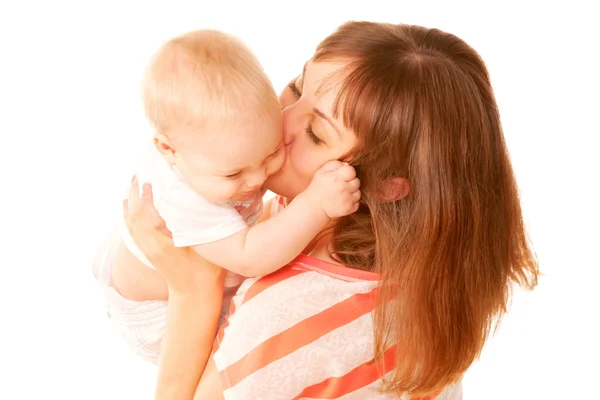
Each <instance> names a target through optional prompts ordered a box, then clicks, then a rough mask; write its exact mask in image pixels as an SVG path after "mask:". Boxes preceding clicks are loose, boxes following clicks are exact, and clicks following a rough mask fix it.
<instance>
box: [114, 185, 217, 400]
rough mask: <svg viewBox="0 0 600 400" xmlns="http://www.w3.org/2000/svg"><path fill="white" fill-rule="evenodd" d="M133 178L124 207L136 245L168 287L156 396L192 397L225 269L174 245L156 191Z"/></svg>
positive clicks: (204, 358)
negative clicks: (154, 197) (155, 198)
mask: <svg viewBox="0 0 600 400" xmlns="http://www.w3.org/2000/svg"><path fill="white" fill-rule="evenodd" d="M138 187H139V186H138V185H137V182H136V181H135V180H134V182H133V184H132V186H131V189H130V194H129V200H128V201H126V202H125V204H124V207H123V214H124V215H123V216H124V219H125V223H126V225H127V227H128V229H129V231H130V233H131V236H132V237H133V239H134V241H135V242H136V244H137V245H138V246H139V248H140V249H141V250H142V251H143V252H144V254H145V255H146V257H147V258H148V259H149V261H150V262H151V263H152V264H153V265H154V266H155V267H156V269H157V271H158V272H159V273H161V275H163V277H164V278H165V280H166V281H167V284H168V287H169V309H168V314H167V324H166V329H165V333H164V336H163V339H162V342H161V354H160V357H159V365H158V377H157V386H156V395H155V397H156V399H191V398H192V397H193V395H194V392H195V389H196V386H197V385H198V381H199V380H200V376H201V375H202V372H203V370H204V367H205V365H206V362H207V359H208V357H209V355H210V352H211V349H212V343H213V340H214V336H215V331H216V327H217V324H218V319H219V313H220V310H221V301H222V295H223V278H224V272H223V270H222V269H221V268H219V267H218V266H215V265H213V264H210V263H208V262H207V261H206V260H204V259H203V258H202V257H200V256H199V255H198V254H196V252H194V251H192V250H191V249H189V248H176V247H175V246H174V244H173V240H172V238H171V235H170V232H169V231H168V230H167V229H166V226H165V224H164V221H163V220H162V218H161V217H160V215H159V214H158V212H157V211H156V209H155V208H154V205H153V201H152V190H151V188H150V186H149V185H144V187H143V189H142V196H141V197H140V195H139V192H138Z"/></svg>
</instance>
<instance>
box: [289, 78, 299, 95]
mask: <svg viewBox="0 0 600 400" xmlns="http://www.w3.org/2000/svg"><path fill="white" fill-rule="evenodd" d="M288 88H290V90H291V91H292V93H293V94H294V96H295V97H296V98H297V99H299V98H300V97H302V93H300V91H299V90H298V88H297V87H296V79H294V80H293V81H291V82H290V83H289V84H288Z"/></svg>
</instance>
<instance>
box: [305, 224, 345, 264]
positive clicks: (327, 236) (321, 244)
mask: <svg viewBox="0 0 600 400" xmlns="http://www.w3.org/2000/svg"><path fill="white" fill-rule="evenodd" d="M334 225H335V221H330V222H329V224H328V225H327V226H326V227H325V229H323V230H322V231H321V233H319V234H318V235H317V236H316V237H315V238H314V239H313V240H312V241H311V242H310V243H309V244H308V246H306V249H305V250H304V251H303V254H305V255H307V256H311V257H314V258H318V259H320V260H323V261H327V262H329V263H332V264H338V265H339V262H337V261H335V260H334V259H333V258H331V253H332V251H333V248H332V246H331V244H332V239H333V226H334Z"/></svg>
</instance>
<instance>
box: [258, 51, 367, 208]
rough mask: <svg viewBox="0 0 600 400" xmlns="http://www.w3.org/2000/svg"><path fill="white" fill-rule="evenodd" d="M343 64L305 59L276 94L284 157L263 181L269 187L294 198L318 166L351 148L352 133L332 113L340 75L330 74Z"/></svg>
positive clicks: (304, 187) (352, 142)
mask: <svg viewBox="0 0 600 400" xmlns="http://www.w3.org/2000/svg"><path fill="white" fill-rule="evenodd" d="M345 65H346V63H343V62H319V63H314V62H312V61H309V62H308V63H306V65H305V67H304V71H303V73H302V75H301V76H299V77H298V78H296V79H294V80H293V81H292V82H290V84H289V85H288V87H286V88H285V89H284V90H283V92H282V93H281V95H280V96H279V101H280V103H281V108H282V117H283V141H284V145H285V149H286V158H285V162H284V164H283V166H282V167H281V169H280V170H279V171H278V172H277V173H275V174H274V175H271V176H270V177H269V178H268V179H267V181H266V182H265V185H266V187H267V188H268V189H269V190H271V191H273V192H275V193H277V194H280V195H282V196H284V197H287V198H294V197H295V196H296V195H297V194H298V193H300V192H302V191H303V190H304V189H306V187H307V186H308V184H309V183H310V181H311V179H312V177H313V175H314V174H315V172H316V171H317V170H318V169H319V168H320V167H321V166H323V165H324V164H325V163H327V162H328V161H331V160H338V159H340V158H342V157H343V156H344V155H345V154H347V153H348V152H349V151H350V150H352V148H354V146H355V144H356V136H355V135H354V133H353V132H351V131H350V130H349V129H347V128H346V127H345V126H344V124H343V123H342V121H341V120H340V119H338V118H334V117H333V112H332V107H333V102H334V99H335V97H336V95H337V93H338V86H339V79H340V78H341V74H340V75H335V77H332V74H335V73H336V72H337V71H338V70H340V68H342V67H344V66H345ZM324 84H325V85H324Z"/></svg>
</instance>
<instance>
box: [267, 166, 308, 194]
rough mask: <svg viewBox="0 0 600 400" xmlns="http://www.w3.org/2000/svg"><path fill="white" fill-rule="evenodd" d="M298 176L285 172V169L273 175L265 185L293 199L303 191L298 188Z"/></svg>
mask: <svg viewBox="0 0 600 400" xmlns="http://www.w3.org/2000/svg"><path fill="white" fill-rule="evenodd" d="M296 182H297V178H295V177H292V176H290V175H289V174H285V173H284V172H283V171H281V170H280V171H278V172H277V173H275V174H273V175H271V176H270V177H268V178H267V180H266V181H265V183H264V187H265V188H266V189H267V190H270V191H271V192H273V193H275V194H278V195H280V196H283V197H285V198H287V199H293V198H294V197H296V195H297V194H298V193H299V192H300V191H301V190H297V187H296V186H297V185H296V184H295V183H296Z"/></svg>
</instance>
